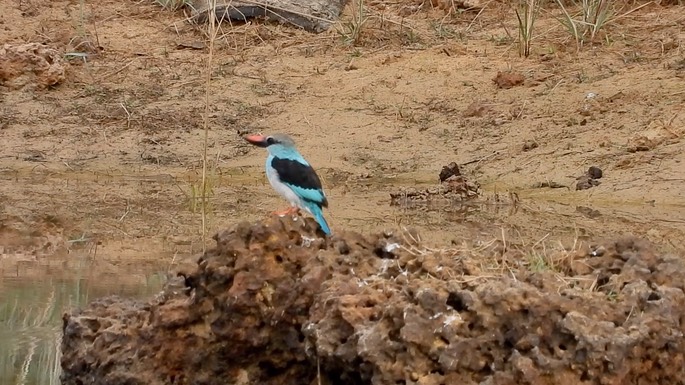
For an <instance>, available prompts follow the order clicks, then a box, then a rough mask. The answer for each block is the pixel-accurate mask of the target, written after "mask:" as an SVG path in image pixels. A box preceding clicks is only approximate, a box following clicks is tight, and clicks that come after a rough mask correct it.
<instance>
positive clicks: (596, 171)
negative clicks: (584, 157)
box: [587, 166, 602, 179]
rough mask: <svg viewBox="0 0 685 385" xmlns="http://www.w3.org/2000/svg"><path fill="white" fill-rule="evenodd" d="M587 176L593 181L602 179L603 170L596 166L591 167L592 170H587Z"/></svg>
mask: <svg viewBox="0 0 685 385" xmlns="http://www.w3.org/2000/svg"><path fill="white" fill-rule="evenodd" d="M587 175H588V176H589V177H590V178H592V179H601V178H602V169H601V168H599V167H596V166H590V168H589V169H588V170H587Z"/></svg>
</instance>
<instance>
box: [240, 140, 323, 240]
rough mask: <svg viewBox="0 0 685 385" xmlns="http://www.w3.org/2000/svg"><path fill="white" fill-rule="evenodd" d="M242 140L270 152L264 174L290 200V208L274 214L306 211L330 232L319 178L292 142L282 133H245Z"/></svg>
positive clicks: (275, 188)
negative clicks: (264, 134)
mask: <svg viewBox="0 0 685 385" xmlns="http://www.w3.org/2000/svg"><path fill="white" fill-rule="evenodd" d="M245 140H247V141H248V142H250V143H252V144H254V145H255V146H258V147H263V148H266V149H267V150H268V151H269V156H268V157H267V158H266V177H267V179H269V183H271V186H272V187H273V188H274V190H276V191H277V192H278V193H279V194H281V196H282V197H283V198H285V199H286V200H287V201H288V202H290V205H291V207H290V208H288V209H287V210H284V211H282V212H274V214H276V215H288V214H295V213H298V212H299V211H300V209H302V210H305V211H307V212H308V213H309V214H311V215H312V216H313V217H314V218H315V219H316V222H317V223H318V224H319V226H321V229H322V230H323V232H324V233H326V234H330V233H331V229H330V228H329V227H328V223H326V219H325V218H324V217H323V208H324V207H328V200H327V199H326V194H324V192H323V187H322V186H321V180H320V179H319V176H318V175H317V174H316V171H314V169H313V168H312V166H310V165H309V163H308V162H307V161H306V160H305V159H304V157H302V155H301V154H300V153H299V152H298V151H297V149H296V148H295V142H294V141H293V140H292V139H291V138H290V137H289V136H288V135H285V134H274V135H271V136H263V135H248V136H246V137H245Z"/></svg>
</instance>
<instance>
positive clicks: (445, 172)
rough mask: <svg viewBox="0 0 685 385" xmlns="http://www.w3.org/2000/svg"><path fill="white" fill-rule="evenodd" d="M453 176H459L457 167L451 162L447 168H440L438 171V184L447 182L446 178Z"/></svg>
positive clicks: (459, 172)
mask: <svg viewBox="0 0 685 385" xmlns="http://www.w3.org/2000/svg"><path fill="white" fill-rule="evenodd" d="M454 175H456V176H459V175H461V171H460V170H459V165H458V164H457V163H456V162H452V163H450V164H448V165H447V166H442V170H440V182H444V181H445V180H447V178H449V177H451V176H454Z"/></svg>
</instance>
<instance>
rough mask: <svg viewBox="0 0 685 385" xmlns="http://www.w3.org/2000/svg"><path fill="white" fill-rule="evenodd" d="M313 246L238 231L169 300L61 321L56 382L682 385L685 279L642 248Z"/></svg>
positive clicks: (293, 224)
mask: <svg viewBox="0 0 685 385" xmlns="http://www.w3.org/2000/svg"><path fill="white" fill-rule="evenodd" d="M313 229H314V223H313V222H312V221H311V220H306V221H304V220H302V219H298V220H296V221H292V220H290V219H278V218H272V219H269V220H267V221H265V222H263V223H255V224H251V223H240V224H238V225H236V226H235V227H233V228H232V229H230V230H226V231H223V232H221V233H219V234H217V236H216V237H215V239H216V243H217V245H216V248H214V249H213V250H209V251H208V252H207V253H206V254H205V255H203V256H202V257H201V258H200V259H199V261H198V263H197V266H196V267H195V268H194V269H193V270H192V271H189V272H186V273H184V274H183V275H184V279H183V285H182V286H184V288H183V290H180V291H179V292H178V293H175V292H174V291H173V290H172V289H168V290H166V291H165V292H164V293H162V294H160V295H159V296H158V297H157V298H155V299H153V300H150V301H149V302H134V301H130V300H125V299H120V298H115V297H113V298H106V299H102V300H98V301H95V302H93V303H92V304H90V305H89V306H88V307H87V308H86V309H83V310H79V311H75V312H73V313H72V314H67V315H65V316H64V338H63V342H62V353H63V356H62V368H63V370H64V372H63V375H62V383H63V384H65V385H71V384H108V385H119V384H122V385H123V384H126V385H133V384H149V385H155V384H217V385H218V384H221V385H225V384H393V385H394V384H422V385H438V384H445V385H447V384H493V385H494V384H535V385H538V384H657V383H659V384H682V383H683V382H685V369H684V368H685V360H684V357H685V356H684V353H685V338H683V330H684V327H685V326H684V321H685V294H684V293H683V288H684V287H685V264H684V263H683V261H682V259H681V258H679V257H675V256H668V255H659V254H656V253H655V252H654V251H652V249H651V248H650V247H649V246H648V245H646V244H645V243H643V242H642V241H639V240H635V239H632V238H626V239H621V240H619V241H616V242H608V243H606V244H604V245H602V246H599V247H597V248H593V249H588V250H586V251H581V252H576V253H570V254H568V255H566V254H563V255H562V257H563V258H561V257H560V258H557V257H554V258H552V257H550V258H549V259H547V260H541V261H542V262H540V261H538V263H534V264H530V263H529V262H526V261H530V260H531V258H526V257H525V255H518V256H517V255H514V254H510V253H509V252H507V253H505V254H504V255H502V253H501V249H500V250H499V251H498V250H492V252H491V253H490V254H491V255H490V254H488V255H480V256H475V255H473V254H474V253H472V252H471V253H469V252H465V251H461V252H459V251H457V250H454V251H428V250H421V249H420V248H418V247H415V246H411V245H409V244H407V243H403V242H402V241H400V240H399V239H396V238H394V236H391V235H390V236H388V235H374V236H366V237H365V236H361V235H358V234H355V233H350V232H341V233H339V234H337V235H335V236H333V237H332V238H331V239H329V240H323V239H321V238H320V237H319V236H317V235H315V234H314V230H313ZM498 252H499V254H497V253H498ZM545 261H546V262H545Z"/></svg>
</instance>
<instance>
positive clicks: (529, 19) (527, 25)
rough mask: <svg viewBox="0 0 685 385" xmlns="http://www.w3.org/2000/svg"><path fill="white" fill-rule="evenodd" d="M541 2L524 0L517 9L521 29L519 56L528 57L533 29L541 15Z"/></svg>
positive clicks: (538, 0)
mask: <svg viewBox="0 0 685 385" xmlns="http://www.w3.org/2000/svg"><path fill="white" fill-rule="evenodd" d="M541 3H542V2H541V1H540V0H523V1H522V2H521V3H519V7H518V9H516V18H517V19H518V29H519V55H520V56H524V57H528V56H529V55H530V45H531V42H532V40H533V28H534V25H535V19H537V17H538V14H539V13H540V5H541Z"/></svg>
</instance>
